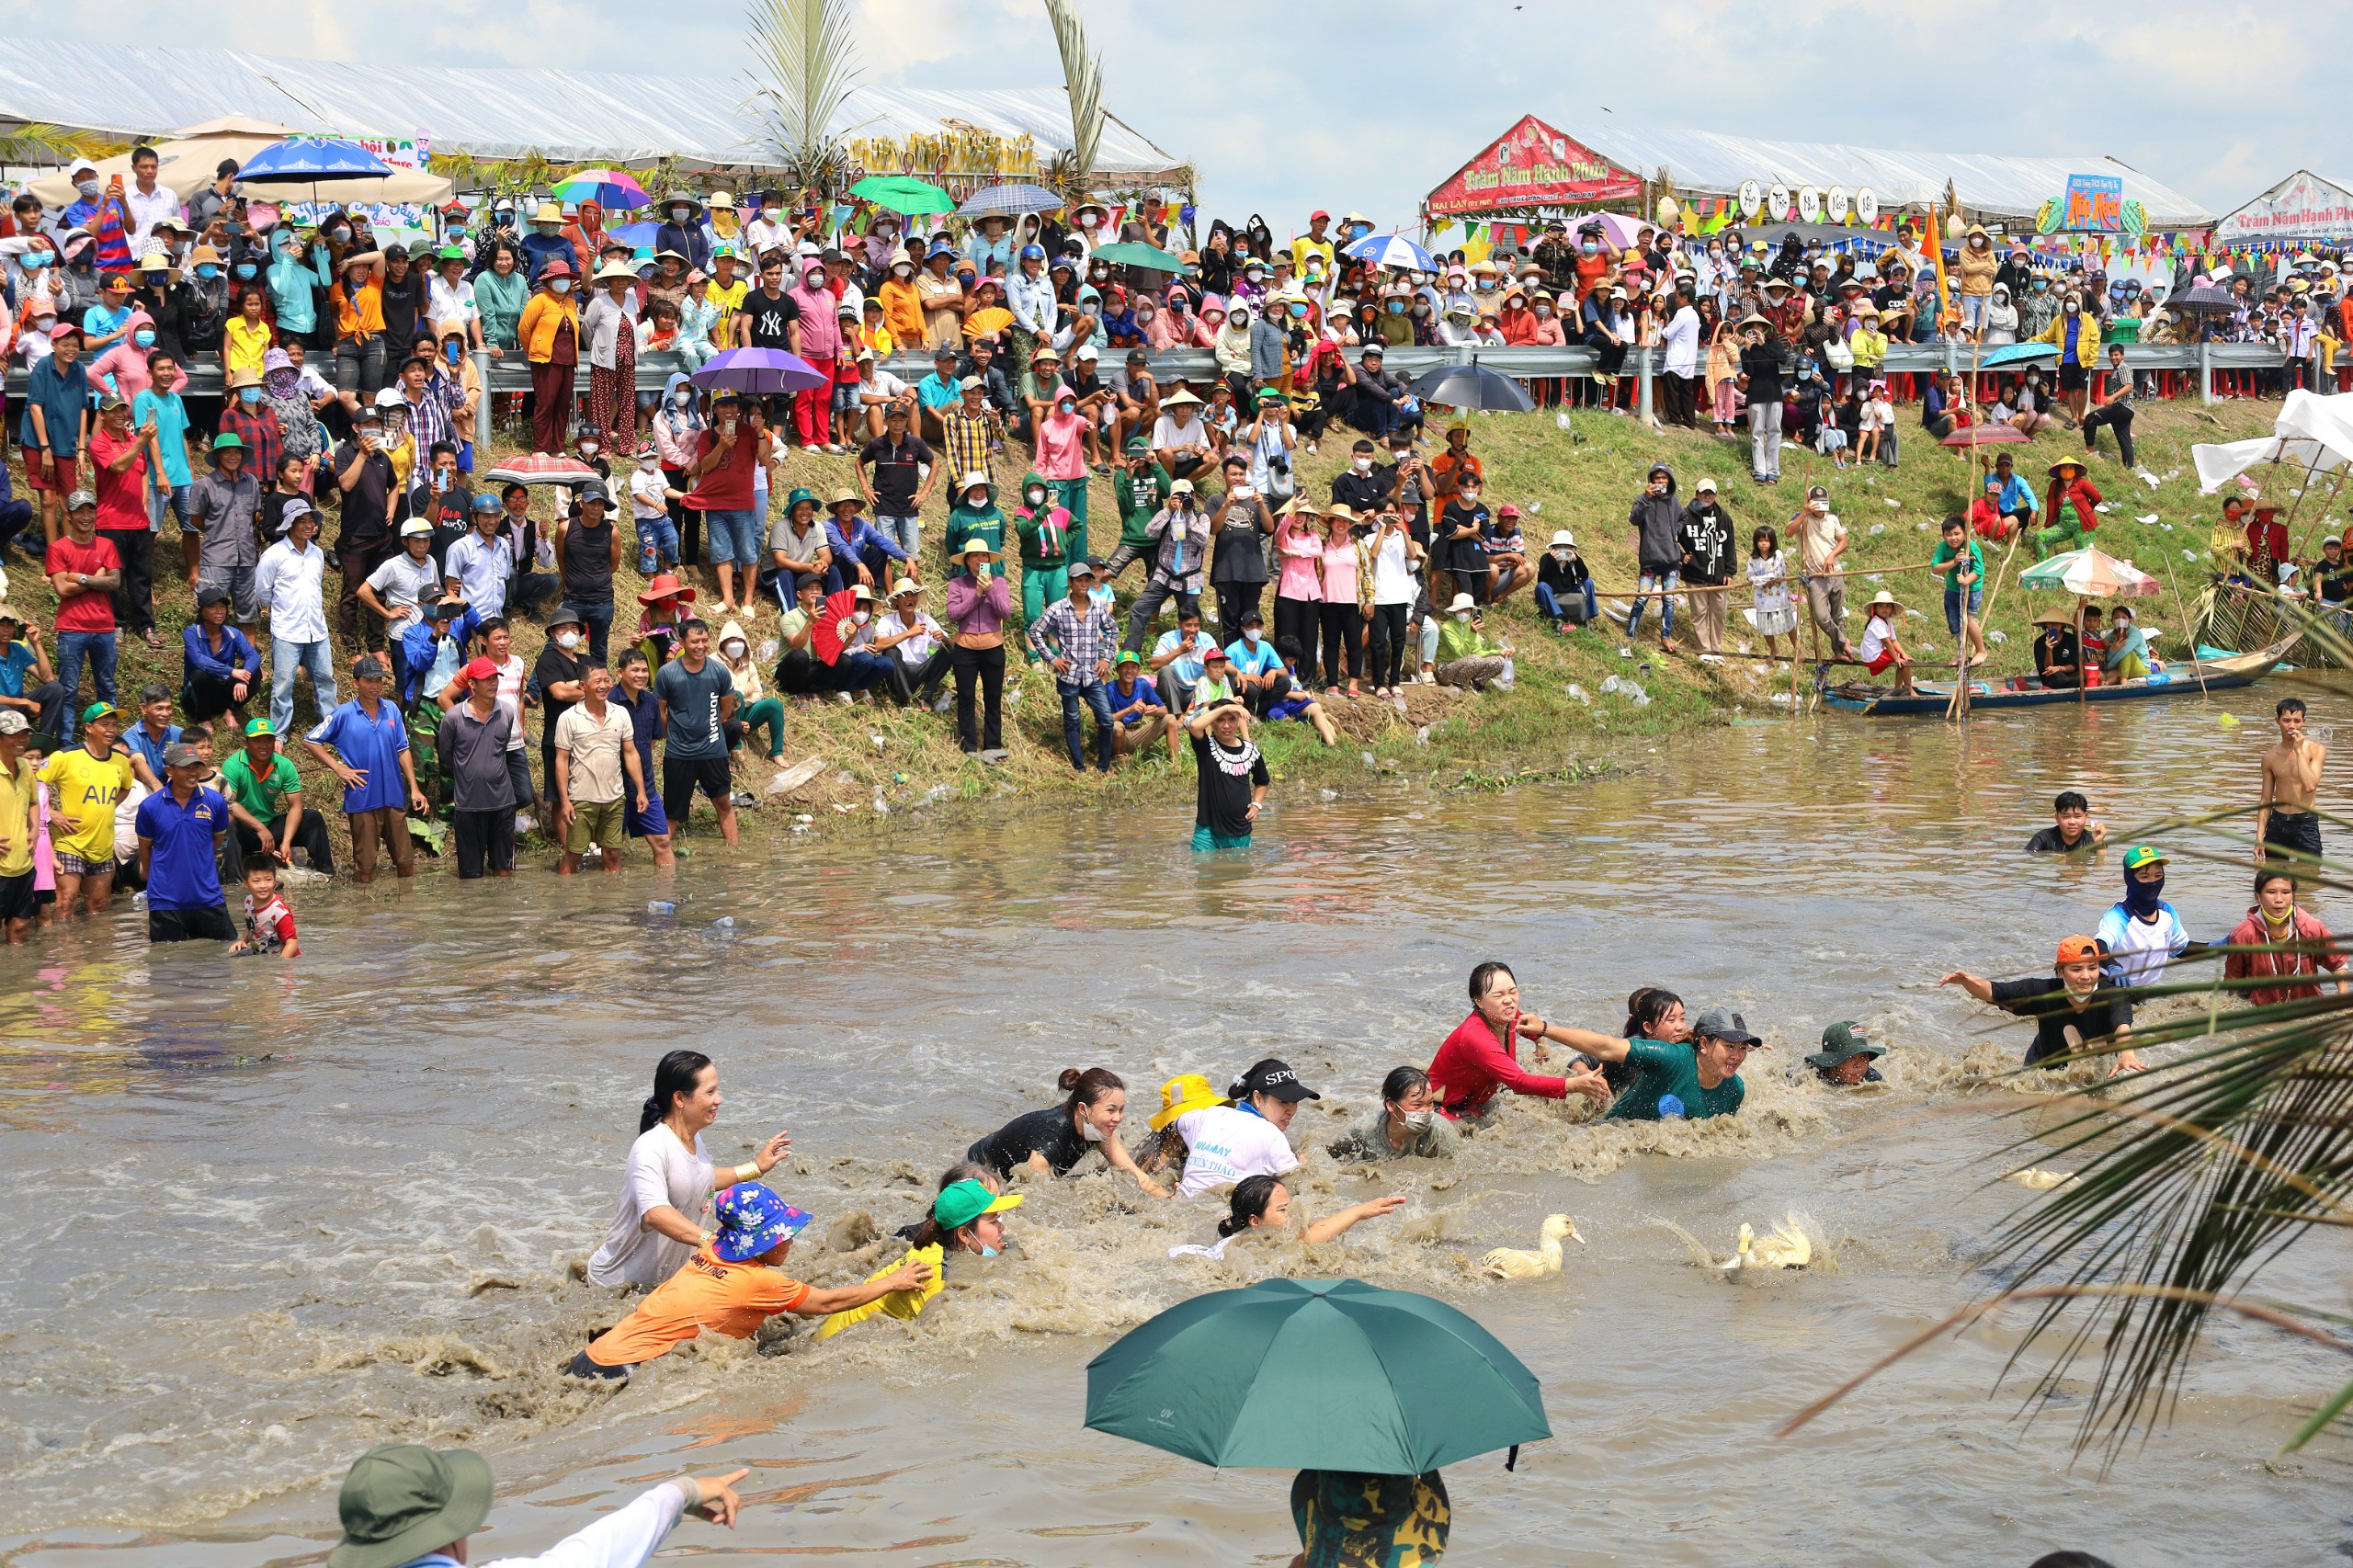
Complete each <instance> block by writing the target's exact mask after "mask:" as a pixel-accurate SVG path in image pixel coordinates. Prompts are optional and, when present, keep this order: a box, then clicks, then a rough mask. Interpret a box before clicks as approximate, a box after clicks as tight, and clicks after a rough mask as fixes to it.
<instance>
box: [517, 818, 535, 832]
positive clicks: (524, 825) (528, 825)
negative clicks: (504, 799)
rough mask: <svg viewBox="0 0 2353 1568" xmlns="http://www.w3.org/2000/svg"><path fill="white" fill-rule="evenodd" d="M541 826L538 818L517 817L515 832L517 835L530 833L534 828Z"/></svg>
mask: <svg viewBox="0 0 2353 1568" xmlns="http://www.w3.org/2000/svg"><path fill="white" fill-rule="evenodd" d="M539 825H540V824H539V820H538V819H537V818H535V817H531V816H517V818H516V819H515V831H516V832H517V833H529V832H530V831H531V830H532V829H534V828H536V827H538V826H539Z"/></svg>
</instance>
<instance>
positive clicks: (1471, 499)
mask: <svg viewBox="0 0 2353 1568" xmlns="http://www.w3.org/2000/svg"><path fill="white" fill-rule="evenodd" d="M1455 494H1459V495H1461V497H1462V504H1463V505H1464V506H1477V505H1478V504H1479V493H1478V492H1477V491H1475V490H1461V491H1457V492H1456V493H1455Z"/></svg>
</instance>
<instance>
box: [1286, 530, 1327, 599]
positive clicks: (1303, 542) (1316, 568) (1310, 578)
mask: <svg viewBox="0 0 2353 1568" xmlns="http://www.w3.org/2000/svg"><path fill="white" fill-rule="evenodd" d="M1275 549H1276V550H1277V551H1279V552H1280V554H1281V556H1282V558H1283V569H1282V575H1281V576H1280V577H1279V579H1278V580H1277V581H1276V584H1275V597H1277V598H1279V599H1304V600H1306V601H1307V602H1309V603H1311V604H1321V603H1323V602H1324V538H1323V534H1322V533H1321V532H1320V531H1319V530H1318V529H1316V528H1302V527H1300V526H1299V519H1298V518H1297V517H1285V518H1284V519H1283V520H1282V521H1281V522H1280V523H1279V524H1277V525H1276V528H1275Z"/></svg>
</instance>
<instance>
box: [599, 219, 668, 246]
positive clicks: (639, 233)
mask: <svg viewBox="0 0 2353 1568" xmlns="http://www.w3.org/2000/svg"><path fill="white" fill-rule="evenodd" d="M605 233H608V234H610V235H611V236H612V237H613V238H615V239H617V240H619V241H620V243H621V244H625V245H627V246H629V247H630V248H631V250H635V249H636V248H637V247H638V246H640V245H650V244H654V241H655V239H656V237H657V236H659V235H660V234H661V233H662V225H661V224H659V223H623V224H622V225H621V226H620V228H618V229H608V230H606V231H605Z"/></svg>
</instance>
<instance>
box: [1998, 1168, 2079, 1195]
mask: <svg viewBox="0 0 2353 1568" xmlns="http://www.w3.org/2000/svg"><path fill="white" fill-rule="evenodd" d="M2010 1179H2011V1180H2012V1181H2014V1182H2016V1183H2018V1185H2019V1186H2020V1187H2025V1188H2027V1189H2028V1190H2029V1191H2030V1192H2049V1191H2050V1190H2051V1189H2052V1187H2072V1186H2074V1185H2075V1173H2074V1172H2073V1171H2038V1170H2026V1171H2012V1172H2011V1173H2010Z"/></svg>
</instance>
